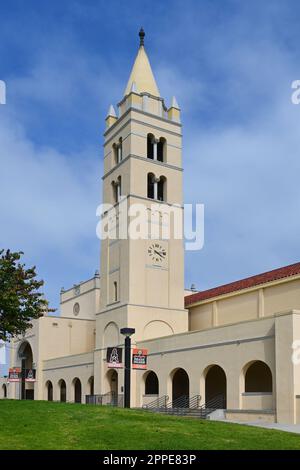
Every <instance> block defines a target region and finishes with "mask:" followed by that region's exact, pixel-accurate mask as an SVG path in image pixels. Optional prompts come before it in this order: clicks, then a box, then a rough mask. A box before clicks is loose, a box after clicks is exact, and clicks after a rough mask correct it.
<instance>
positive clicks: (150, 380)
mask: <svg viewBox="0 0 300 470" xmlns="http://www.w3.org/2000/svg"><path fill="white" fill-rule="evenodd" d="M145 395H159V382H158V377H157V375H156V373H155V372H153V371H152V370H151V371H149V372H148V373H147V375H146V378H145Z"/></svg>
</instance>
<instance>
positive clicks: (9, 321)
mask: <svg viewBox="0 0 300 470" xmlns="http://www.w3.org/2000/svg"><path fill="white" fill-rule="evenodd" d="M23 254H24V253H23V252H22V251H19V252H12V251H10V250H0V340H3V341H6V340H8V339H9V338H11V337H12V336H15V335H20V334H23V333H25V331H26V330H27V329H28V328H31V327H32V324H31V320H32V319H34V318H39V317H40V316H42V315H43V312H44V311H45V310H46V308H47V301H46V300H45V299H44V297H43V294H42V293H41V292H40V288H41V287H42V286H43V285H44V281H39V280H37V279H36V271H35V270H36V267H35V266H33V267H32V268H29V269H26V268H25V264H22V263H21V262H20V259H21V257H22V255H23Z"/></svg>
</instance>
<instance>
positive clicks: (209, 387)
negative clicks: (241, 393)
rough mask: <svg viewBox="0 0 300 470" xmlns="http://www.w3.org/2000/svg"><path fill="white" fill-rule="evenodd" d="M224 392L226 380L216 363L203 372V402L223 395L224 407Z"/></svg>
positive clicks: (225, 390) (225, 391)
mask: <svg viewBox="0 0 300 470" xmlns="http://www.w3.org/2000/svg"><path fill="white" fill-rule="evenodd" d="M226 393H227V380H226V374H225V372H224V370H223V369H222V367H220V366H217V365H213V366H210V367H209V368H208V369H207V372H206V374H205V403H208V402H210V401H211V400H213V399H214V398H216V397H218V396H223V397H224V400H223V401H224V408H226Z"/></svg>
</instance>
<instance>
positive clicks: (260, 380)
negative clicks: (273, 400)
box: [244, 361, 273, 393]
mask: <svg viewBox="0 0 300 470" xmlns="http://www.w3.org/2000/svg"><path fill="white" fill-rule="evenodd" d="M244 373H245V393H272V391H273V384H272V372H271V369H270V367H269V366H268V365H267V364H266V363H265V362H263V361H254V362H252V363H250V365H249V364H248V365H247V366H246V367H245V368H244Z"/></svg>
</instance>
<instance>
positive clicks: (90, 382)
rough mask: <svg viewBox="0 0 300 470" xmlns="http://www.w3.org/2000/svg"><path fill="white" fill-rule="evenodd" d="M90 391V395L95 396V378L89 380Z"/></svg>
mask: <svg viewBox="0 0 300 470" xmlns="http://www.w3.org/2000/svg"><path fill="white" fill-rule="evenodd" d="M89 389H90V390H89V392H90V395H94V377H90V379H89Z"/></svg>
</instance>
